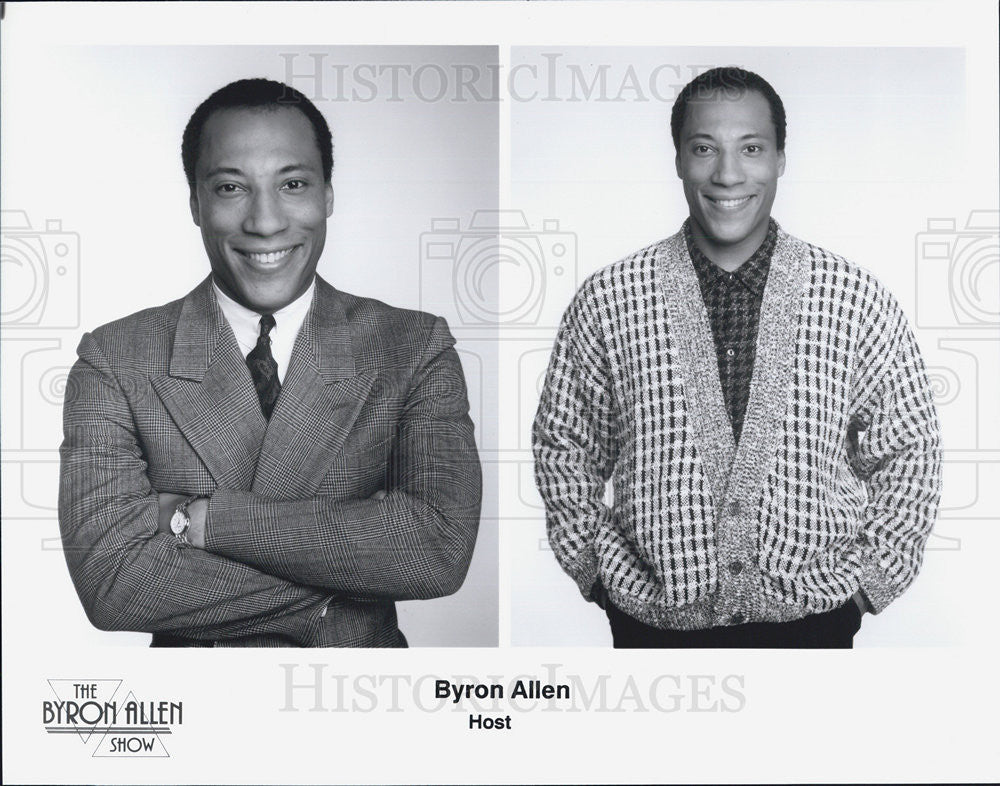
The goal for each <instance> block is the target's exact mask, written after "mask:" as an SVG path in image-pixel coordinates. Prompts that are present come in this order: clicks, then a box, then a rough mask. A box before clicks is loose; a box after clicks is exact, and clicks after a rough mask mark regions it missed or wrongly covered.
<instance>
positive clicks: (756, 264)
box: [533, 68, 941, 648]
mask: <svg viewBox="0 0 1000 786" xmlns="http://www.w3.org/2000/svg"><path fill="white" fill-rule="evenodd" d="M671 131H672V135H673V141H674V145H675V148H676V150H677V157H676V164H677V174H678V177H680V179H681V180H682V181H683V184H684V194H685V197H686V199H687V202H688V206H689V209H690V217H689V218H688V220H687V221H686V222H685V223H684V225H683V227H682V229H681V231H679V232H678V233H677V234H675V235H674V236H673V237H670V238H667V239H666V240H663V241H661V242H659V243H656V244H654V245H652V246H649V247H648V248H645V249H642V250H641V251H639V252H637V253H635V254H633V255H631V256H629V257H627V258H625V259H623V260H621V261H620V262H617V263H615V264H613V265H610V266H608V267H606V268H604V269H602V270H600V271H598V272H597V273H595V274H594V275H592V276H591V277H590V278H589V279H588V280H587V281H586V282H585V283H584V284H583V286H582V287H581V288H580V291H579V292H578V293H577V295H576V297H575V298H574V300H573V302H572V303H571V304H570V306H569V308H568V309H567V311H566V313H565V315H564V317H563V320H562V324H561V327H560V329H559V333H558V336H557V338H556V343H555V348H554V351H553V354H552V358H551V361H550V364H549V369H548V374H547V377H546V381H545V387H544V390H543V392H542V396H541V402H540V404H539V408H538V414H537V416H536V419H535V424H534V432H533V437H534V452H535V475H536V481H537V483H538V488H539V491H540V492H541V495H542V498H543V500H544V501H545V505H546V512H547V525H548V534H549V541H550V543H551V545H552V548H553V551H554V552H555V555H556V558H557V559H558V560H559V563H560V564H561V566H562V567H563V569H564V570H565V571H566V572H567V573H568V574H569V575H570V576H571V577H572V578H573V579H574V580H575V581H576V583H577V584H578V586H579V588H580V591H581V592H582V593H583V595H584V597H585V598H587V599H588V600H592V601H595V602H596V603H598V604H599V605H601V606H602V607H603V608H604V609H605V611H606V612H607V615H608V618H609V621H610V624H611V632H612V636H613V639H614V644H615V646H616V647H838V648H849V647H851V646H852V645H853V638H854V634H855V633H856V632H857V631H858V629H859V628H860V625H861V618H862V616H863V614H864V613H865V612H868V611H871V612H874V613H876V614H877V613H879V612H881V611H882V609H884V608H885V607H886V606H887V605H888V604H889V603H891V602H892V601H893V600H894V599H895V598H896V597H898V596H899V595H900V594H901V593H902V592H903V591H904V590H905V589H906V588H907V587H908V586H909V585H910V583H911V582H912V581H913V579H914V577H915V576H916V574H917V571H918V570H919V568H920V564H921V560H922V556H923V550H924V546H925V543H926V540H927V537H928V535H929V533H930V530H931V527H932V525H933V523H934V518H935V515H936V511H937V504H938V499H939V496H940V485H941V482H940V473H941V459H940V448H939V433H938V424H937V416H936V413H935V411H934V405H933V402H932V397H931V391H930V387H929V385H928V382H927V377H926V374H925V371H924V367H923V362H922V360H921V358H920V353H919V350H918V348H917V345H916V342H915V341H914V338H913V335H912V333H911V332H910V328H909V326H908V325H907V322H906V319H905V317H904V315H903V312H902V310H901V309H900V307H899V305H898V304H897V303H896V301H895V300H894V298H893V297H892V295H891V294H889V293H888V292H887V291H886V290H885V289H884V288H883V287H882V286H881V284H880V283H879V282H878V281H877V280H875V278H874V277H873V276H872V275H870V274H869V273H867V272H866V271H864V270H862V269H860V268H859V267H857V266H855V265H853V264H851V263H850V262H847V261H846V260H844V259H842V258H840V257H838V256H836V255H834V254H831V253H830V252H828V251H825V250H823V249H821V248H817V247H816V246H812V245H810V244H808V243H805V242H803V241H801V240H798V239H797V238H794V237H792V236H790V235H788V234H786V233H785V232H784V231H783V230H782V229H781V228H780V227H779V226H778V224H777V223H776V222H775V221H774V220H773V219H772V218H771V217H770V212H771V205H772V204H773V202H774V196H775V192H776V189H777V180H778V178H779V177H780V176H781V174H782V172H783V171H784V164H785V154H784V143H785V113H784V108H783V106H782V103H781V99H780V98H779V97H778V95H777V94H776V93H775V91H774V89H773V88H772V87H771V85H769V84H768V83H767V82H766V81H765V80H764V79H762V78H761V77H760V76H758V75H756V74H753V73H750V72H747V71H744V70H742V69H737V68H724V69H723V68H720V69H714V70H712V71H708V72H706V73H704V74H702V75H701V76H699V77H698V78H696V79H695V80H693V81H692V82H691V83H690V84H688V85H687V86H686V87H685V88H684V89H683V90H682V91H681V93H680V95H679V96H678V98H677V101H676V103H675V105H674V109H673V114H672V117H671ZM609 481H610V482H611V484H612V487H613V492H614V495H613V498H614V502H613V504H612V505H611V506H609V505H608V504H607V503H606V502H605V501H604V500H605V484H606V483H607V482H609Z"/></svg>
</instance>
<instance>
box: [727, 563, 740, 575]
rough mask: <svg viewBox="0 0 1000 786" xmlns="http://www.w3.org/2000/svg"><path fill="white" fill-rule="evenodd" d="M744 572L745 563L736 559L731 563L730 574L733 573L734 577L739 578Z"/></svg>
mask: <svg viewBox="0 0 1000 786" xmlns="http://www.w3.org/2000/svg"><path fill="white" fill-rule="evenodd" d="M742 571H743V563H742V562H740V561H739V560H738V559H734V560H733V561H732V562H730V563H729V572H730V573H732V574H733V575H734V576H739V575H740V573H741V572H742Z"/></svg>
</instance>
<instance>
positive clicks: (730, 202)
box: [712, 196, 750, 207]
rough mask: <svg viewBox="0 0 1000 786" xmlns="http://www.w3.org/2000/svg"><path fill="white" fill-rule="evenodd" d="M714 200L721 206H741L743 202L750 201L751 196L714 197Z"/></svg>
mask: <svg viewBox="0 0 1000 786" xmlns="http://www.w3.org/2000/svg"><path fill="white" fill-rule="evenodd" d="M712 201H713V202H715V204H717V205H720V206H721V207H739V206H740V205H742V204H743V203H745V202H749V201H750V197H748V196H746V197H743V198H742V199H713V200H712Z"/></svg>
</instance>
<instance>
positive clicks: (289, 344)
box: [212, 277, 316, 384]
mask: <svg viewBox="0 0 1000 786" xmlns="http://www.w3.org/2000/svg"><path fill="white" fill-rule="evenodd" d="M212 288H213V289H214V290H215V297H216V299H217V300H218V301H219V308H221V309H222V313H223V314H224V315H225V317H226V321H227V322H228V323H229V326H230V327H231V328H232V329H233V333H234V334H235V335H236V342H237V343H238V344H239V345H240V351H241V352H242V353H243V357H246V356H247V355H249V354H250V352H251V351H252V350H253V348H254V347H255V346H257V338H258V337H259V336H260V314H258V313H257V312H256V311H251V310H250V309H249V308H247V307H246V306H242V305H240V304H239V303H237V302H236V301H235V300H233V299H232V298H231V297H229V295H227V294H226V293H225V292H223V291H222V290H221V289H219V285H218V284H216V283H215V279H212ZM315 289H316V278H315V277H313V280H312V283H310V284H309V289H307V290H306V291H305V292H303V293H302V294H301V295H299V296H298V297H297V298H295V300H293V301H292V302H291V303H289V304H288V305H287V306H285V307H284V308H282V309H280V310H278V311H275V312H274V327H273V328H272V329H271V332H270V334H269V335H270V337H271V355H272V356H273V357H274V362H275V363H277V364H278V381H279V382H281V383H282V384H284V383H285V372H286V371H288V361H289V360H291V358H292V348H293V347H294V346H295V337H296V336H298V334H299V328H301V327H302V323H303V322H304V321H305V318H306V314H307V313H308V312H309V307H310V306H311V305H312V299H313V292H314V291H315Z"/></svg>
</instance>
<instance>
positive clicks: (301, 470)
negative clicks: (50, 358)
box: [59, 277, 481, 647]
mask: <svg viewBox="0 0 1000 786" xmlns="http://www.w3.org/2000/svg"><path fill="white" fill-rule="evenodd" d="M78 354H79V359H78V361H77V362H76V364H75V365H74V366H73V369H72V371H71V373H70V377H69V382H68V386H67V395H66V404H65V409H64V430H65V439H64V442H63V445H62V448H61V458H62V463H61V475H60V494H59V520H60V527H61V531H62V536H63V542H64V548H65V554H66V561H67V563H68V566H69V570H70V574H71V575H72V578H73V582H74V584H75V586H76V589H77V592H78V593H79V596H80V599H81V600H82V602H83V606H84V608H85V610H86V612H87V615H88V617H89V618H90V620H91V622H92V623H93V624H94V625H96V626H97V627H98V628H101V629H103V630H132V631H148V632H152V633H153V634H154V644H155V643H157V637H158V636H159V637H160V638H161V640H164V639H166V638H167V637H170V639H171V640H174V639H173V637H182V640H184V641H187V642H190V643H200V644H217V645H230V646H367V647H374V646H405V644H406V641H405V639H404V638H403V636H402V634H401V633H400V631H399V629H398V627H397V625H396V612H395V606H394V603H393V601H394V600H396V599H412V598H431V597H436V596H441V595H447V594H449V593H453V592H455V591H456V590H457V589H458V588H459V587H460V586H461V584H462V582H463V580H464V577H465V574H466V571H467V569H468V565H469V560H470V558H471V555H472V550H473V546H474V544H475V539H476V532H477V528H478V523H479V508H480V495H481V472H480V466H479V461H478V456H477V454H476V448H475V442H474V439H473V426H472V422H471V420H470V419H469V415H468V398H467V394H466V388H465V380H464V377H463V374H462V368H461V365H460V362H459V359H458V356H457V354H456V353H455V350H454V339H453V338H452V336H451V334H450V332H449V331H448V327H447V325H446V323H445V321H444V320H443V319H441V318H439V317H433V316H431V315H429V314H424V313H420V312H416V311H405V310H402V309H396V308H391V307H389V306H387V305H385V304H383V303H380V302H378V301H375V300H370V299H365V298H358V297H354V296H352V295H348V294H346V293H344V292H338V291H337V290H335V289H333V288H332V287H331V286H330V285H329V284H327V283H326V282H325V281H323V280H322V279H320V278H318V277H317V282H316V293H315V296H314V300H313V304H312V308H311V309H310V311H309V314H308V315H307V317H306V319H305V321H304V323H303V325H302V328H301V330H300V333H299V335H298V337H297V339H296V343H295V347H294V350H293V352H292V357H291V360H290V362H289V368H288V372H287V374H286V376H285V381H284V385H283V387H282V391H281V395H280V397H279V399H278V402H277V404H276V407H275V410H274V412H273V414H272V416H271V420H270V421H269V422H268V421H266V420H265V419H264V417H263V415H262V414H261V411H260V405H259V402H258V400H257V395H256V393H255V391H254V387H253V382H252V380H251V377H250V373H249V370H248V369H247V367H246V363H245V361H244V358H243V356H242V354H241V353H240V350H239V347H238V345H237V343H236V339H235V336H234V335H233V333H232V330H231V329H230V327H229V325H228V323H227V322H226V320H225V317H224V316H223V315H222V312H221V310H220V309H219V307H218V303H217V302H216V299H215V296H214V293H213V292H212V288H211V279H210V278H208V279H206V280H205V281H204V282H202V283H201V284H200V285H199V286H198V287H197V288H196V289H195V290H194V291H193V292H191V293H190V294H189V295H188V296H187V297H185V298H183V299H182V300H177V301H175V302H173V303H168V304H167V305H165V306H161V307H159V308H153V309H149V310H146V311H141V312H139V313H137V314H133V315H131V316H129V317H126V318H124V319H121V320H118V321H116V322H112V323H110V324H108V325H104V326H103V327H100V328H98V329H97V330H95V331H94V332H93V333H89V334H86V335H84V337H83V339H82V341H81V342H80V346H79V349H78ZM379 489H384V490H386V491H387V492H388V493H387V495H386V496H385V498H384V499H380V500H372V499H369V498H370V497H371V495H372V494H374V493H375V492H376V491H378V490H379ZM159 492H171V493H179V494H190V495H204V496H210V498H211V499H210V503H209V507H208V517H207V520H206V543H205V549H204V550H202V549H198V548H193V547H187V546H184V545H182V544H180V543H179V542H178V541H177V540H176V539H175V538H174V537H173V536H170V535H163V534H157V514H158V504H157V494H158V493H159Z"/></svg>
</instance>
